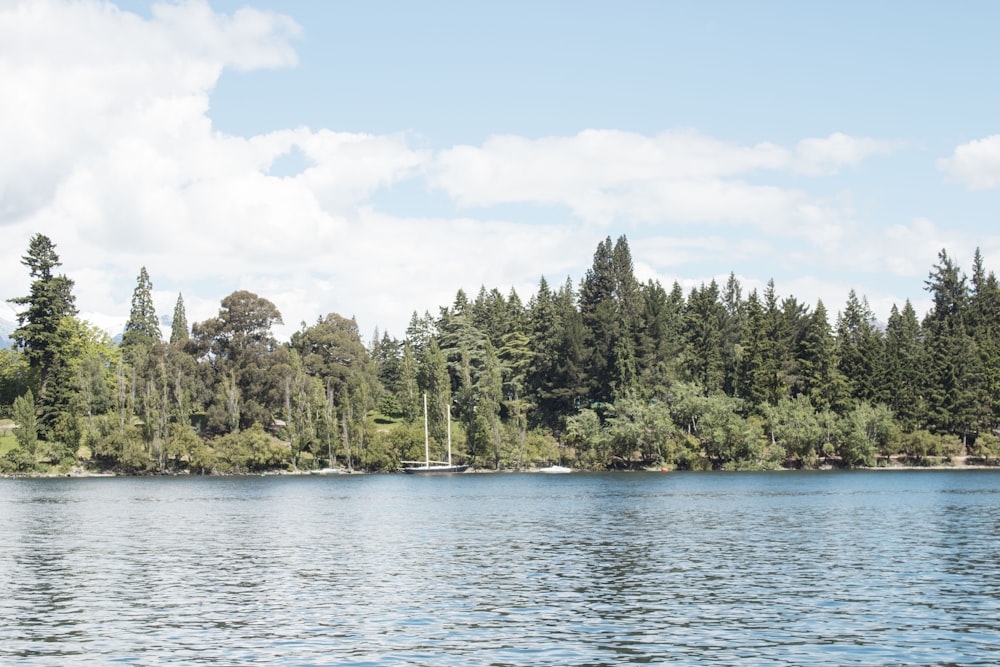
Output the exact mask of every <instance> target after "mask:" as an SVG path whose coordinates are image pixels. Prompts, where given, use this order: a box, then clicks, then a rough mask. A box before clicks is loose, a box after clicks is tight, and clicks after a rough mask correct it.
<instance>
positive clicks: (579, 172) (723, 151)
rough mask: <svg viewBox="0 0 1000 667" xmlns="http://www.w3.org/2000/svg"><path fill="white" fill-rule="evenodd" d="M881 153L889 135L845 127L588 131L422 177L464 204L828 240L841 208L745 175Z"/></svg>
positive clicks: (476, 157)
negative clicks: (777, 137) (736, 140)
mask: <svg viewBox="0 0 1000 667" xmlns="http://www.w3.org/2000/svg"><path fill="white" fill-rule="evenodd" d="M887 150H889V144H888V143H887V142H880V141H875V140H872V139H855V138H852V137H848V136H847V135H844V134H833V135H830V136H829V137H827V138H825V139H806V140H803V141H802V142H800V143H799V144H798V146H797V147H796V151H795V152H792V151H789V150H787V149H785V148H782V147H780V146H777V145H775V144H771V143H759V144H755V145H752V146H741V145H737V144H732V143H726V142H722V141H719V140H716V139H713V138H711V137H706V136H704V135H701V134H699V133H697V132H693V131H683V132H664V133H662V134H659V135H656V136H652V137H649V136H644V135H638V134H634V133H628V132H619V131H612V130H587V131H584V132H581V133H579V134H577V135H575V136H572V137H548V138H543V139H538V140H529V139H525V138H522V137H514V136H500V137H493V138H491V139H489V140H488V141H486V142H485V143H484V144H483V145H482V146H481V147H475V146H457V147H455V148H452V149H448V150H444V151H442V152H441V153H440V154H439V155H438V156H437V158H436V159H435V160H434V162H433V163H432V164H431V165H430V166H429V167H428V182H429V183H430V185H431V186H432V187H435V188H439V189H441V190H444V191H445V192H446V193H447V194H448V195H449V196H450V197H451V198H452V199H453V200H454V201H455V203H456V204H458V205H459V206H463V207H488V206H493V205H497V204H504V203H511V202H517V203H534V204H545V205H563V206H566V207H567V208H569V209H570V210H571V211H572V212H573V213H574V214H575V215H576V216H578V217H579V218H581V219H582V220H584V221H587V222H590V223H593V224H601V225H608V224H611V223H633V222H637V223H647V224H650V223H652V224H656V223H664V222H670V223H679V224H706V223H711V224H722V225H730V224H733V225H751V226H755V227H758V228H760V229H761V230H763V231H765V232H768V233H781V234H784V235H791V236H798V237H802V238H806V239H809V240H811V241H813V242H829V241H832V240H835V239H837V238H838V237H839V236H840V228H841V220H842V219H843V218H844V217H845V214H846V212H845V211H841V210H839V209H838V208H837V207H836V206H834V205H832V204H830V203H828V202H824V201H821V200H816V199H814V198H812V197H810V196H809V195H807V194H806V193H804V192H802V191H800V190H796V189H791V188H786V187H779V186H775V185H761V184H756V183H752V182H750V181H749V177H750V176H753V175H757V174H760V173H761V172H769V171H770V172H806V173H826V172H828V171H833V170H835V169H836V168H837V167H839V166H841V165H844V164H857V163H858V162H860V161H861V160H862V159H864V158H865V157H867V156H868V155H872V154H875V153H879V152H884V151H887Z"/></svg>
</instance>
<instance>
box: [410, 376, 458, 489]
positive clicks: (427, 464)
mask: <svg viewBox="0 0 1000 667" xmlns="http://www.w3.org/2000/svg"><path fill="white" fill-rule="evenodd" d="M420 463H421V461H403V464H404V467H403V472H405V473H407V474H410V475H435V474H436V475H444V474H452V473H458V472H465V471H466V470H468V468H469V466H457V465H452V462H451V406H449V407H448V460H447V461H431V453H430V439H429V437H428V435H427V394H424V460H423V462H422V463H423V465H420ZM432 463H433V464H434V465H431V464H432Z"/></svg>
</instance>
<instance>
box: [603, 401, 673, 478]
mask: <svg viewBox="0 0 1000 667" xmlns="http://www.w3.org/2000/svg"><path fill="white" fill-rule="evenodd" d="M675 436H676V428H675V427H674V422H673V420H671V419H670V411H669V409H668V407H667V406H666V405H665V404H664V403H662V402H659V401H644V400H640V399H636V398H623V399H619V400H618V401H615V404H614V406H613V408H612V409H611V411H610V413H609V415H608V418H607V437H608V439H609V441H610V446H611V453H612V455H613V456H615V457H618V458H619V459H620V460H622V461H624V462H626V465H627V464H630V463H631V461H632V460H633V455H634V453H636V452H638V454H639V457H640V459H641V461H642V462H644V463H650V462H659V463H661V464H662V463H669V462H672V461H673V460H674V459H675V457H676V455H677V448H676V437H675Z"/></svg>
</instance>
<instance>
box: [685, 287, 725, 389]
mask: <svg viewBox="0 0 1000 667" xmlns="http://www.w3.org/2000/svg"><path fill="white" fill-rule="evenodd" d="M725 319H726V307H725V306H724V305H723V303H722V301H721V300H720V299H719V286H718V284H716V282H715V281H714V280H713V281H712V282H710V283H709V284H708V285H707V286H706V285H702V286H701V287H700V288H696V289H693V290H691V294H690V295H689V296H688V300H687V307H686V308H685V310H684V328H685V331H686V334H687V346H686V350H685V356H684V361H685V372H686V376H687V379H688V380H689V381H692V382H696V383H698V384H699V385H700V386H701V387H702V389H703V390H704V391H705V392H706V393H709V394H711V393H715V392H721V391H722V387H723V381H724V379H725V367H724V362H723V358H722V328H723V323H724V322H725Z"/></svg>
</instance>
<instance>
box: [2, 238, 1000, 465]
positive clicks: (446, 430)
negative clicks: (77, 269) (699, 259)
mask: <svg viewBox="0 0 1000 667" xmlns="http://www.w3.org/2000/svg"><path fill="white" fill-rule="evenodd" d="M22 263H23V264H24V266H25V267H26V268H27V269H28V271H29V273H30V277H31V288H30V294H28V295H26V296H23V297H17V298H14V299H10V301H11V302H12V303H13V304H15V305H16V306H19V307H20V308H21V309H22V310H21V311H20V312H19V313H18V328H17V330H16V331H14V333H13V334H11V338H12V339H13V341H14V347H13V348H12V349H10V350H3V351H0V410H2V411H3V413H4V414H5V415H6V416H8V417H9V418H10V419H12V420H13V422H14V423H15V424H16V425H17V428H15V429H13V434H14V442H13V443H12V444H10V443H9V444H8V445H6V446H4V447H0V452H2V455H0V470H3V471H5V472H30V471H36V470H48V469H57V470H68V469H70V468H72V467H85V468H88V469H95V470H114V471H119V472H129V473H146V472H160V473H166V472H194V473H210V472H253V471H262V470H273V469H299V470H306V469H311V468H320V467H344V468H348V469H354V470H369V471H379V470H394V469H397V468H398V467H399V466H400V463H401V461H403V460H408V459H422V458H423V450H424V430H423V420H424V413H423V396H424V395H426V396H427V397H428V404H429V405H430V406H431V409H430V411H429V413H428V418H427V428H428V431H429V433H430V436H431V443H432V445H431V446H432V447H433V448H434V450H435V451H437V452H441V451H442V449H443V447H444V444H445V443H446V442H447V441H451V443H452V447H453V450H454V451H455V455H456V457H457V458H458V459H459V460H461V461H465V462H468V463H470V464H472V465H474V466H477V467H480V468H492V469H502V468H523V467H529V466H534V465H539V464H543V465H544V464H547V463H556V462H559V463H563V464H570V465H576V466H584V467H591V468H596V469H602V468H628V467H640V466H650V465H656V466H669V467H680V468H690V469H709V468H714V469H719V468H724V469H762V468H778V467H815V466H819V465H840V466H873V465H878V464H880V463H882V462H885V461H888V460H890V459H891V458H893V457H896V458H899V459H903V460H906V461H909V462H914V463H922V462H923V463H925V462H929V461H932V460H937V459H935V457H945V458H951V459H954V458H956V457H968V456H971V457H976V458H977V459H978V460H980V461H982V462H991V461H994V460H996V458H997V457H998V455H1000V446H998V440H997V437H996V432H997V425H998V420H1000V401H998V398H1000V336H998V334H1000V283H998V281H997V278H996V276H995V275H994V274H993V272H987V271H986V270H985V269H984V263H983V258H982V256H981V254H980V252H979V251H978V250H977V251H976V254H975V258H974V261H973V266H972V271H971V274H970V275H966V274H965V273H964V272H963V271H962V270H961V269H960V267H958V266H957V265H956V264H955V263H954V261H953V260H952V259H951V258H950V257H949V256H948V255H947V253H946V252H945V251H944V250H942V251H941V252H940V254H939V255H938V261H937V263H936V264H935V265H934V266H933V267H932V268H931V270H930V272H929V274H928V277H927V280H926V281H925V283H924V288H925V289H926V290H927V291H928V292H929V293H930V295H931V297H932V306H931V308H930V310H929V311H928V312H927V313H926V314H925V315H924V316H923V318H922V319H921V318H918V316H917V314H916V312H915V311H914V308H913V307H912V305H911V304H910V302H909V301H907V302H906V303H904V304H903V305H902V307H897V306H893V308H892V311H891V314H890V316H889V319H888V321H887V322H886V323H885V324H884V326H882V325H881V324H880V323H879V322H877V320H876V318H875V315H874V313H873V312H872V310H871V308H870V306H869V304H868V302H867V300H866V299H865V298H864V297H860V298H859V297H858V296H857V295H856V294H855V293H854V292H853V291H852V292H851V293H850V294H849V296H848V299H847V302H846V303H845V304H844V306H843V309H842V310H840V311H839V313H838V314H837V315H836V317H835V318H833V321H832V322H831V318H830V316H829V314H828V311H827V309H826V307H825V306H824V304H823V303H822V301H818V302H817V303H816V304H815V305H813V306H809V305H807V304H804V303H802V302H800V301H798V300H797V299H796V298H795V297H793V296H787V297H781V296H779V295H778V293H777V291H776V288H775V285H774V282H773V281H771V282H769V283H768V284H767V286H766V288H765V289H764V290H763V291H761V292H758V290H756V289H754V290H750V292H749V293H748V294H744V289H743V287H742V285H741V284H740V282H739V281H738V280H737V279H736V277H735V276H734V275H732V274H730V276H729V278H728V280H727V281H726V282H725V284H724V285H721V286H720V285H719V284H718V283H717V282H715V281H712V282H709V283H708V284H701V285H699V286H698V287H696V288H694V289H691V290H690V291H689V292H688V293H685V292H684V291H683V290H682V288H681V286H680V285H679V284H678V283H676V282H675V283H674V284H673V285H672V286H671V287H670V289H669V290H668V289H666V288H665V287H664V286H663V285H661V284H660V283H659V282H657V281H648V282H646V283H641V282H639V281H638V280H637V279H636V277H635V275H634V272H633V264H632V257H631V252H630V249H629V245H628V241H627V239H626V238H625V237H624V236H622V237H620V238H618V239H617V241H615V242H614V243H613V242H612V240H611V238H610V237H608V238H606V239H605V240H604V241H602V242H601V243H600V244H599V245H598V247H597V249H596V251H595V253H594V258H593V263H592V266H591V267H590V268H589V269H588V270H587V272H586V274H585V275H584V276H583V278H582V279H581V280H580V281H579V284H577V285H574V283H573V281H572V280H570V279H567V280H566V281H565V282H564V283H563V284H561V285H558V286H553V285H550V284H549V283H548V282H547V281H546V279H545V278H544V277H543V278H541V279H540V281H539V284H538V289H537V291H536V293H535V294H534V295H533V296H532V297H531V299H530V300H529V301H528V302H527V303H526V304H525V303H523V302H522V301H521V299H520V297H519V296H518V295H517V293H516V292H515V291H514V290H511V291H510V292H508V293H507V294H504V293H502V292H500V291H499V290H498V289H491V290H487V289H486V288H485V287H483V288H481V289H480V290H479V293H478V294H477V295H476V296H475V298H472V299H470V297H469V296H468V295H467V294H466V293H465V292H463V291H462V290H459V291H458V292H457V293H456V295H455V298H454V301H453V303H452V304H451V305H449V306H444V307H441V308H439V312H438V313H437V314H436V315H431V314H430V313H429V312H425V313H424V314H423V315H422V316H421V315H418V314H417V313H416V312H414V313H413V316H412V317H411V319H410V323H409V326H408V328H407V330H406V333H405V336H404V337H403V338H402V339H397V338H394V337H392V336H390V335H389V334H388V333H384V334H379V332H378V330H376V331H375V334H374V336H373V337H372V339H371V342H370V344H369V345H367V346H366V345H365V344H364V343H363V341H362V338H361V336H360V334H359V331H358V326H357V323H356V322H355V321H354V320H353V319H350V318H345V317H343V316H341V315H338V314H336V313H330V314H328V315H326V316H324V317H321V318H319V319H317V321H316V322H314V323H312V324H309V325H307V324H305V323H303V324H302V326H301V328H300V329H299V330H298V331H296V332H295V333H294V334H292V336H291V338H290V340H289V341H288V342H278V341H277V340H276V339H275V337H274V334H273V333H272V328H273V327H274V325H276V324H281V323H282V318H281V313H280V312H279V311H278V309H277V307H276V306H275V305H274V304H273V303H272V302H270V301H269V300H267V299H266V298H263V297H260V296H258V295H256V294H254V293H252V292H248V291H236V292H233V293H232V294H230V295H229V296H226V297H225V298H224V299H222V301H221V303H220V308H219V312H218V315H217V316H215V317H212V318H210V319H208V320H205V321H204V322H196V323H193V324H192V325H191V326H190V327H189V326H188V323H187V318H186V314H185V311H184V301H183V297H182V296H181V295H178V298H177V303H176V306H175V308H174V312H173V317H172V326H171V330H170V336H169V339H164V338H163V336H162V335H161V330H160V326H159V318H158V317H157V315H156V313H155V310H154V307H153V303H152V297H151V292H152V283H151V279H150V277H149V275H148V273H147V271H146V269H145V268H144V267H143V268H141V269H140V272H139V275H138V278H137V284H136V287H135V290H134V292H133V295H132V303H131V309H130V314H129V318H128V321H127V323H126V325H125V329H124V332H123V335H122V338H121V342H120V343H119V344H116V343H115V342H114V341H113V340H112V339H111V338H110V337H109V336H108V334H107V333H106V332H103V331H101V330H100V329H98V328H96V327H94V326H91V325H89V324H88V323H86V322H84V321H82V320H80V319H79V317H78V313H77V310H76V305H75V298H74V295H73V287H74V282H73V281H72V280H71V279H69V278H68V277H66V276H65V275H62V274H57V273H56V269H57V268H58V267H59V266H60V265H61V264H60V261H59V257H58V255H57V253H56V250H55V245H54V244H53V243H52V241H51V240H50V239H48V238H47V237H45V236H44V235H41V234H36V235H35V236H34V237H33V238H32V239H31V241H30V244H29V247H28V251H27V254H26V255H25V256H24V257H23V260H22ZM0 442H3V441H2V440H0ZM437 457H438V458H440V454H438V455H437Z"/></svg>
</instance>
